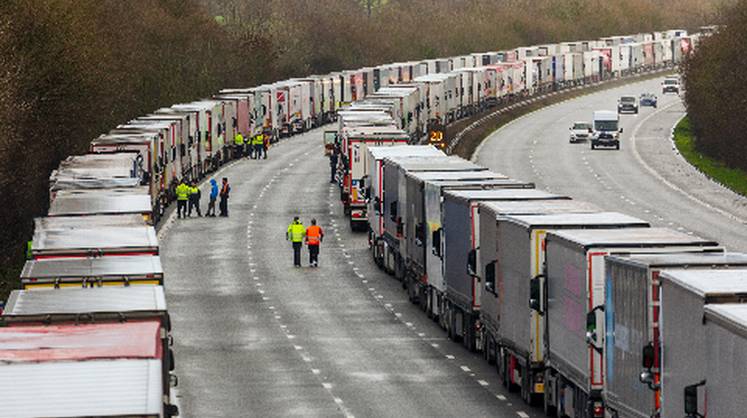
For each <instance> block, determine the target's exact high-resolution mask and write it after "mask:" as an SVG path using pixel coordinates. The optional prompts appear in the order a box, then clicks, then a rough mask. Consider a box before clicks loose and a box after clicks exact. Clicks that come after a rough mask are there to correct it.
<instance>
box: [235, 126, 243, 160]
mask: <svg viewBox="0 0 747 418" xmlns="http://www.w3.org/2000/svg"><path fill="white" fill-rule="evenodd" d="M233 144H234V148H235V153H236V158H241V157H242V156H243V155H244V135H241V132H236V136H234V137H233Z"/></svg>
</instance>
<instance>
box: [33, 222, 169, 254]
mask: <svg viewBox="0 0 747 418" xmlns="http://www.w3.org/2000/svg"><path fill="white" fill-rule="evenodd" d="M99 250H121V251H127V250H129V251H137V250H147V251H157V250H158V239H157V238H156V231H155V229H153V227H151V226H138V227H118V226H105V227H91V228H75V229H41V230H39V229H37V230H36V231H34V239H33V243H32V251H33V252H34V254H39V253H41V254H69V253H71V252H76V253H77V252H86V251H99Z"/></svg>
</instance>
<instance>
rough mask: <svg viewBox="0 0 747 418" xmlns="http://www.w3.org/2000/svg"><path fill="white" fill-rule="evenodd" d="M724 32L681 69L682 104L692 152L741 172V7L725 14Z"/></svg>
mask: <svg viewBox="0 0 747 418" xmlns="http://www.w3.org/2000/svg"><path fill="white" fill-rule="evenodd" d="M725 16H726V18H725V19H724V23H725V25H726V26H725V27H723V28H722V29H721V30H720V31H719V32H718V33H716V34H714V35H713V36H710V37H708V38H706V39H703V40H702V42H701V44H700V46H699V48H698V49H697V51H696V53H695V54H694V55H693V56H692V57H690V59H688V60H687V61H686V62H685V64H684V66H683V79H684V83H685V88H686V92H685V102H686V104H687V113H688V117H689V118H690V122H691V125H692V130H693V133H694V135H695V148H696V149H697V150H698V151H699V152H701V153H703V154H705V155H707V156H709V157H711V158H713V159H716V160H718V161H722V162H723V163H725V164H726V165H727V166H729V167H732V168H740V169H743V170H745V169H747V141H745V132H747V117H745V116H746V114H745V112H746V111H745V103H747V73H745V71H744V68H745V65H747V33H746V32H745V31H744V28H745V27H747V2H739V3H738V4H737V5H735V6H734V7H732V8H730V9H729V10H728V12H726V13H725Z"/></svg>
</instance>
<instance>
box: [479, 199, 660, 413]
mask: <svg viewBox="0 0 747 418" xmlns="http://www.w3.org/2000/svg"><path fill="white" fill-rule="evenodd" d="M497 225H498V227H497V237H496V238H494V239H495V240H496V242H497V244H496V247H497V254H486V253H482V252H481V254H482V255H483V256H488V257H495V258H494V259H493V260H494V261H493V263H494V264H493V268H492V271H494V272H495V277H494V278H493V280H492V281H493V282H494V283H495V287H494V292H496V293H497V295H498V301H499V304H500V305H499V310H498V318H499V320H498V321H497V322H499V327H498V333H497V335H496V337H497V340H496V343H497V346H498V355H497V356H496V359H497V361H498V366H499V367H498V370H499V374H500V376H501V378H502V379H503V381H504V382H505V383H506V385H507V386H509V387H511V386H516V387H518V388H519V389H520V392H521V395H522V398H523V399H524V401H525V402H526V403H528V404H539V403H540V401H541V400H542V398H543V394H544V387H545V385H544V372H545V364H544V346H545V338H544V333H545V317H544V316H543V311H542V310H540V309H537V308H539V306H540V301H542V300H543V298H544V295H543V292H542V289H544V287H545V276H544V273H545V271H544V269H545V245H544V241H545V236H546V235H547V234H548V233H549V232H552V231H558V230H566V229H574V230H579V229H584V230H607V229H618V228H635V227H639V228H640V227H648V226H649V224H648V223H647V222H645V221H643V220H641V219H638V218H633V217H631V216H627V215H623V214H621V213H616V212H597V213H560V214H558V213H556V214H536V215H508V216H505V217H503V218H502V219H499V220H498V222H497ZM490 238H491V237H486V236H481V240H480V246H482V242H483V241H485V240H486V239H490ZM488 266H490V264H488ZM485 281H486V282H487V281H488V279H486V280H485Z"/></svg>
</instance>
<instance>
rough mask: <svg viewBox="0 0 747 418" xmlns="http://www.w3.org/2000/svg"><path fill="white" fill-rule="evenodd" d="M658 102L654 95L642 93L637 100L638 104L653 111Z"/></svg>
mask: <svg viewBox="0 0 747 418" xmlns="http://www.w3.org/2000/svg"><path fill="white" fill-rule="evenodd" d="M658 102H659V100H658V99H657V98H656V95H655V94H653V93H643V94H641V98H640V99H638V104H639V105H640V106H641V107H643V106H651V107H653V108H654V109H656V106H657V105H658Z"/></svg>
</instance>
